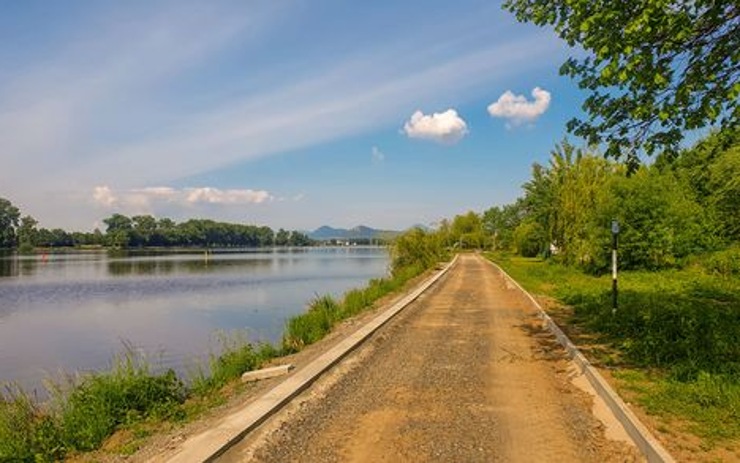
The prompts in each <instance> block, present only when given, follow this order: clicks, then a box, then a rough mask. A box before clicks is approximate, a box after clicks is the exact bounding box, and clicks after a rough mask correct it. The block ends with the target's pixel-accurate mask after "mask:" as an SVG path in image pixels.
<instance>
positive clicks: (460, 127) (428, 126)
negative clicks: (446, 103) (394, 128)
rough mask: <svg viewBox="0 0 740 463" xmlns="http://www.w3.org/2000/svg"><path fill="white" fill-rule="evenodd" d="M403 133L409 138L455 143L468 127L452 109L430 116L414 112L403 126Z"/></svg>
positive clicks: (465, 132) (466, 131)
mask: <svg viewBox="0 0 740 463" xmlns="http://www.w3.org/2000/svg"><path fill="white" fill-rule="evenodd" d="M403 131H404V133H406V135H408V136H409V137H410V138H423V139H427V140H434V141H437V142H442V143H457V142H458V141H460V140H461V139H462V138H463V137H464V136H465V135H466V134H467V133H468V126H467V124H466V123H465V121H464V120H463V119H462V118H461V117H460V116H458V115H457V111H455V110H454V109H448V110H447V111H445V112H443V113H434V114H431V115H425V114H424V113H422V112H421V111H416V112H415V113H414V114H412V115H411V119H409V120H408V121H407V122H406V123H405V124H404V126H403Z"/></svg>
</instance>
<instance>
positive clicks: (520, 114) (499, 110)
mask: <svg viewBox="0 0 740 463" xmlns="http://www.w3.org/2000/svg"><path fill="white" fill-rule="evenodd" d="M532 97H534V101H527V98H526V97H525V96H524V95H514V93H512V92H511V91H510V90H507V91H506V92H504V93H503V94H502V95H501V96H500V97H499V99H498V100H497V101H495V102H494V103H491V104H490V105H489V106H488V114H490V115H491V116H492V117H502V118H504V119H507V120H508V121H509V123H510V124H511V125H512V126H516V125H520V124H523V123H525V122H534V121H535V120H536V119H537V118H538V117H540V116H541V115H543V114H544V113H545V111H547V108H548V107H549V106H550V98H551V95H550V92H548V91H547V90H543V89H541V88H540V87H535V88H534V89H533V90H532Z"/></svg>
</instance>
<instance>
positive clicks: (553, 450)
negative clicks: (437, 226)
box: [220, 254, 640, 462]
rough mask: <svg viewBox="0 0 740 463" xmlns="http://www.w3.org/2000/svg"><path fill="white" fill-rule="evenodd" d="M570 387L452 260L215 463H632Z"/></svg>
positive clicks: (537, 343) (534, 334)
mask: <svg viewBox="0 0 740 463" xmlns="http://www.w3.org/2000/svg"><path fill="white" fill-rule="evenodd" d="M578 382H579V381H578V378H576V374H575V373H574V370H573V369H572V368H571V365H570V362H569V361H568V360H567V358H566V356H565V353H564V352H563V351H562V349H561V348H560V347H559V345H558V344H557V342H556V341H555V339H554V338H553V337H552V336H551V335H550V334H549V333H547V332H545V331H543V329H542V324H541V321H540V320H539V319H538V317H537V312H536V309H535V308H534V307H532V305H531V303H530V302H529V301H528V300H527V299H526V297H525V296H524V295H523V294H522V293H521V292H520V291H519V290H518V289H516V288H515V287H513V286H512V285H511V284H510V283H507V281H506V280H505V278H503V276H502V275H501V274H500V273H499V271H498V270H496V269H494V268H493V267H492V266H491V265H489V264H488V263H487V262H485V261H484V260H483V259H482V258H481V257H479V256H476V255H470V254H468V255H461V256H460V259H459V262H458V264H457V265H456V266H455V267H454V268H453V269H451V271H450V272H449V273H448V274H447V275H446V276H445V277H443V279H442V280H441V281H440V282H438V284H437V285H435V287H434V288H433V289H431V290H430V291H428V292H427V293H425V294H424V295H422V296H421V297H420V298H419V299H418V300H417V301H416V302H414V303H413V304H411V305H410V306H409V307H407V308H406V309H405V310H404V311H403V312H402V313H401V314H400V315H399V316H398V317H397V318H396V319H394V320H393V321H392V322H391V323H389V325H387V326H386V327H384V328H383V329H381V330H380V331H379V332H378V333H376V334H375V335H374V336H373V337H372V338H371V339H370V340H369V341H368V342H366V343H365V344H364V345H363V346H362V347H360V348H359V349H357V350H356V351H355V352H353V353H352V354H350V356H348V357H347V358H346V359H345V360H344V361H343V362H342V363H341V364H340V365H338V366H337V367H335V368H334V369H333V370H332V371H330V372H329V373H327V374H325V375H324V376H323V377H322V378H321V379H320V380H318V381H317V382H316V383H315V384H314V385H313V386H312V387H311V388H310V389H309V390H307V391H306V392H304V393H303V394H301V395H300V396H299V397H298V398H297V399H295V400H294V401H292V402H291V403H290V404H289V405H288V406H286V407H285V408H284V409H283V410H282V411H281V412H280V413H278V414H277V415H275V416H274V417H273V418H271V419H270V420H269V421H267V422H266V423H265V424H264V425H263V426H262V427H261V428H260V429H258V430H257V431H256V432H254V433H252V434H251V435H249V436H247V437H246V438H245V439H244V440H243V441H242V442H240V443H239V444H237V445H236V446H234V447H233V448H232V449H230V451H229V452H227V453H226V454H225V455H223V456H222V458H221V460H220V461H223V462H232V461H260V462H273V461H280V462H282V461H322V462H324V461H325V462H332V461H357V462H360V461H466V462H473V461H485V462H491V461H507V462H509V461H514V462H517V461H522V462H524V461H526V462H530V461H586V462H591V461H593V462H612V461H613V462H617V461H618V462H624V461H640V457H639V455H638V452H637V450H636V449H635V448H634V447H633V446H631V445H629V444H627V443H625V442H623V441H620V440H618V438H619V437H618V436H617V437H614V434H612V432H610V433H609V434H608V435H607V431H612V429H611V425H610V424H609V423H607V424H606V425H605V424H604V422H602V421H600V420H599V419H597V418H596V416H595V415H594V412H593V409H594V408H598V407H597V406H596V405H597V404H596V403H595V402H594V399H593V397H592V396H591V395H590V394H589V393H587V392H584V390H583V389H582V387H583V386H582V384H578ZM579 386H580V387H579ZM617 434H618V433H617ZM615 439H616V440H615Z"/></svg>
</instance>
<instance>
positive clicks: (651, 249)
mask: <svg viewBox="0 0 740 463" xmlns="http://www.w3.org/2000/svg"><path fill="white" fill-rule="evenodd" d="M628 170H629V168H628V166H626V165H625V164H623V163H618V162H616V161H612V160H609V159H607V158H605V157H604V156H603V155H601V154H600V153H599V152H598V151H597V150H595V149H590V148H579V147H576V146H575V145H573V144H571V143H569V142H567V141H563V142H561V143H560V144H558V145H557V146H556V147H555V148H554V149H553V150H552V152H551V154H550V160H549V162H548V164H547V165H542V164H539V163H535V164H533V166H532V174H531V178H530V179H529V180H528V181H527V182H526V183H524V185H523V188H522V190H523V195H522V196H521V197H519V198H518V199H517V200H516V201H514V202H513V203H511V204H506V205H503V206H494V207H491V208H489V209H487V210H485V211H484V212H482V213H480V214H478V213H475V212H472V211H471V212H468V213H465V214H461V215H458V216H456V217H454V218H453V219H451V220H448V219H445V220H442V221H441V222H440V224H439V226H438V227H437V228H436V229H435V230H433V231H426V230H422V229H415V230H412V231H410V232H407V233H405V234H404V235H402V236H401V237H399V238H398V239H397V241H396V243H395V247H396V249H397V251H398V252H397V253H396V259H397V260H398V264H399V265H403V264H404V261H405V260H409V261H421V262H434V261H436V260H438V259H439V258H440V257H441V256H443V255H444V253H445V252H447V251H450V250H455V249H493V250H504V251H511V252H515V253H518V254H520V255H522V256H526V257H535V256H543V257H552V258H554V259H556V260H558V261H560V262H562V263H564V264H566V265H571V266H576V267H580V268H582V269H583V270H586V271H588V272H592V273H600V272H603V271H606V270H608V266H609V263H610V261H609V259H610V252H611V246H612V234H611V222H612V221H613V220H616V221H617V222H618V223H619V225H620V232H619V243H620V244H619V249H620V251H619V255H620V267H621V268H624V269H647V270H658V269H664V268H672V267H680V266H683V265H684V264H686V263H687V262H689V261H690V260H691V259H692V258H693V257H695V256H697V255H708V254H712V253H714V254H712V255H720V254H722V253H723V252H726V259H730V260H732V262H728V263H729V264H731V266H732V268H733V269H735V267H737V270H732V269H731V270H730V272H731V273H732V272H736V271H740V262H735V261H734V260H733V259H736V257H734V256H736V255H737V257H740V250H738V244H739V243H740V131H732V132H731V131H727V130H725V131H723V132H715V133H712V134H711V135H709V136H708V137H707V138H705V139H704V140H702V141H701V142H699V143H697V144H696V145H695V146H694V147H692V148H689V149H685V150H683V151H681V152H680V153H679V154H678V155H677V156H673V155H669V154H667V153H666V154H663V155H660V156H658V157H657V158H656V160H655V162H653V163H652V164H650V165H642V166H639V167H637V168H636V169H635V170H634V171H632V172H631V173H628ZM722 265H724V264H722Z"/></svg>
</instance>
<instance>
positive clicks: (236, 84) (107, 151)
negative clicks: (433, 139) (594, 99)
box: [0, 0, 559, 226]
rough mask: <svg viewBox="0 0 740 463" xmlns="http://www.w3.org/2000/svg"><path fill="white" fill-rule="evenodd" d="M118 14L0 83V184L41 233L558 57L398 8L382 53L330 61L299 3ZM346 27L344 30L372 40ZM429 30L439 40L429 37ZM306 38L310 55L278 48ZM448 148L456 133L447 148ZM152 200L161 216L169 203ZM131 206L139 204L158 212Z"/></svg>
mask: <svg viewBox="0 0 740 463" xmlns="http://www.w3.org/2000/svg"><path fill="white" fill-rule="evenodd" d="M129 8H135V7H130V6H123V7H119V8H117V9H115V12H114V13H108V12H105V11H104V10H105V8H102V7H101V8H100V11H102V13H100V16H99V17H98V16H94V17H93V18H92V19H91V20H89V21H88V22H86V23H84V24H71V25H70V26H69V28H70V29H69V30H70V31H74V34H62V35H60V36H59V40H56V41H49V43H48V44H47V45H46V46H47V47H48V49H46V50H45V53H42V54H41V55H39V56H34V57H33V59H31V60H30V61H29V62H28V63H25V64H26V65H24V66H20V67H19V68H18V69H20V70H18V71H15V70H14V69H15V68H6V69H7V70H4V71H3V72H0V139H1V140H3V168H2V169H0V185H2V186H3V188H4V189H7V191H13V192H14V193H15V194H16V196H15V197H16V198H19V199H18V200H17V201H18V202H20V203H22V204H26V205H28V206H29V208H30V209H31V210H32V211H34V213H35V214H37V215H40V217H39V218H40V219H41V220H42V223H44V224H46V223H47V222H52V223H54V224H55V225H61V226H68V225H73V224H72V220H73V218H74V222H75V223H76V224H80V223H85V222H84V221H85V220H87V221H88V222H87V223H91V222H92V219H93V218H94V216H95V214H96V212H95V211H87V212H85V211H82V210H77V211H76V214H74V215H71V214H69V213H68V210H67V208H68V207H69V204H71V203H74V202H75V201H83V200H84V199H85V198H86V199H89V192H90V191H92V190H93V188H95V187H96V186H99V185H110V186H111V188H112V187H115V191H113V192H110V191H106V190H105V189H101V190H99V191H98V193H97V194H98V197H99V199H98V200H96V202H95V204H98V205H100V204H103V203H107V204H108V205H109V206H112V205H114V204H116V201H118V202H119V203H118V204H120V202H121V201H122V197H123V196H122V195H121V194H120V193H116V192H120V191H128V192H133V190H136V189H139V190H142V189H144V187H145V186H146V185H161V184H178V182H179V184H180V185H182V184H183V183H185V182H184V181H183V180H182V179H185V178H188V177H192V176H195V175H198V174H201V173H203V172H208V171H213V170H216V169H219V168H224V167H226V166H230V165H232V164H234V163H237V162H243V161H245V160H252V159H257V158H261V157H265V156H269V155H272V154H276V153H281V152H285V151H289V150H296V149H301V148H305V147H308V146H311V145H315V144H319V143H323V142H327V141H331V140H336V139H340V138H343V137H344V138H346V137H348V136H352V135H356V134H360V133H365V132H368V131H370V130H374V129H377V128H378V127H384V126H385V127H387V126H393V125H394V124H396V123H397V121H398V120H400V118H401V117H403V116H404V115H407V114H409V113H410V112H411V111H413V110H414V109H415V108H417V107H422V106H432V105H434V106H439V105H440V104H442V103H440V102H439V100H440V98H441V97H440V96H441V95H448V94H455V95H456V96H457V97H459V98H463V99H464V98H466V97H469V96H470V95H473V94H474V93H475V92H476V91H477V90H476V89H480V88H483V87H485V86H488V85H489V84H490V83H491V81H495V80H497V79H502V78H505V77H507V76H510V75H512V74H513V73H515V72H522V71H523V70H526V69H531V68H537V67H540V66H542V65H543V63H546V62H548V61H552V62H557V61H559V57H558V56H557V54H554V53H553V51H554V50H556V49H558V48H559V46H558V45H556V44H552V41H549V42H546V43H547V44H548V45H544V46H543V45H542V42H541V40H540V39H541V36H538V35H536V34H535V35H526V36H525V35H517V34H507V35H506V39H505V40H491V39H490V37H489V36H488V35H489V32H488V30H489V28H488V25H489V24H488V22H487V21H488V20H486V19H484V18H483V16H485V15H482V14H481V12H480V11H478V12H475V13H473V12H470V13H466V14H460V15H459V16H456V17H455V18H451V17H448V16H449V15H446V14H445V13H444V12H439V13H438V15H439V17H430V18H425V19H424V20H423V21H417V20H418V18H419V16H418V14H417V12H416V11H414V9H413V8H410V7H409V8H408V9H407V10H408V11H406V12H405V13H404V14H406V16H405V17H406V19H407V21H406V20H404V21H399V23H398V24H397V25H396V26H395V27H392V28H389V29H386V32H385V36H384V37H383V39H384V40H376V38H377V37H373V39H372V40H370V39H367V40H364V39H362V37H370V36H371V35H366V34H357V37H359V38H357V39H356V41H355V42H352V43H351V46H350V45H348V46H346V47H344V48H342V47H336V46H335V44H336V43H338V42H343V41H342V40H338V36H335V35H334V32H326V30H327V29H328V27H327V23H326V22H325V21H326V18H325V17H324V16H322V15H321V14H319V13H320V12H319V13H314V11H313V10H314V9H315V8H314V7H313V6H311V5H308V4H302V3H300V2H299V3H296V4H289V5H288V4H283V3H282V2H269V3H253V2H228V1H227V2H218V3H213V2H198V1H187V0H184V1H183V2H172V3H168V2H164V3H162V4H157V6H156V7H152V6H149V4H147V7H145V8H144V7H140V8H141V9H140V11H136V10H135V9H133V10H129ZM492 10H496V11H497V9H496V8H493V7H492ZM121 11H123V13H121ZM348 11H349V10H348ZM348 14H349V16H347V17H345V18H344V20H345V21H347V22H351V21H356V22H357V23H358V24H361V25H362V26H363V27H367V28H368V29H373V28H374V27H376V26H377V24H375V23H373V22H372V21H366V20H365V18H360V17H353V16H352V14H361V13H354V10H351V11H350V13H348ZM88 19H89V18H88ZM442 19H444V20H445V24H446V27H447V29H448V30H449V31H450V33H449V34H439V35H435V34H433V33H432V32H434V31H436V30H437V27H438V20H442ZM296 24H301V25H302V27H300V28H297V27H291V26H295V25H296ZM303 26H305V27H308V28H310V29H311V31H312V33H315V40H313V39H312V40H310V41H308V40H304V39H303V38H302V37H300V36H290V37H288V38H286V37H285V36H286V34H287V35H290V34H291V33H293V34H299V33H300V31H301V30H303ZM39 27H43V25H41V26H39ZM285 31H288V32H287V33H286V32H285ZM471 31H474V32H471ZM421 43H423V44H424V46H423V47H420V46H419V45H420V44H421ZM266 44H269V46H267V45H266ZM296 47H297V48H296ZM327 50H331V53H329V52H327ZM288 52H289V53H288ZM0 56H2V45H0ZM276 57H279V58H276ZM378 63H383V65H382V66H380V65H378ZM443 107H444V106H443ZM422 116H423V115H422ZM417 133H421V132H417ZM461 134H462V135H464V132H462V131H461V130H460V128H459V127H458V128H457V129H454V130H452V131H451V132H450V133H449V134H448V135H447V136H446V137H447V140H448V141H450V140H454V139H455V138H456V137H459V136H461ZM28 179H34V184H35V185H36V186H35V187H34V188H28ZM215 186H219V185H215ZM215 186H214V187H215ZM178 191H179V190H178ZM0 193H2V192H0ZM159 193H160V196H159V198H160V199H159V200H160V201H163V198H165V197H167V194H169V193H167V192H166V191H164V190H162V191H160V192H159ZM6 194H7V193H6ZM178 194H179V193H178ZM139 195H140V196H139V198H140V202H141V203H142V204H145V203H146V202H147V201H148V202H149V203H151V201H153V200H152V198H153V197H155V195H154V192H153V191H149V192H146V193H142V192H140V193H139ZM200 197H201V198H212V199H214V198H219V196H218V195H215V194H210V193H209V194H206V193H202V194H201V195H200ZM214 200H216V201H220V199H214ZM199 204H204V203H199ZM213 204H222V203H220V202H214V203H213Z"/></svg>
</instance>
